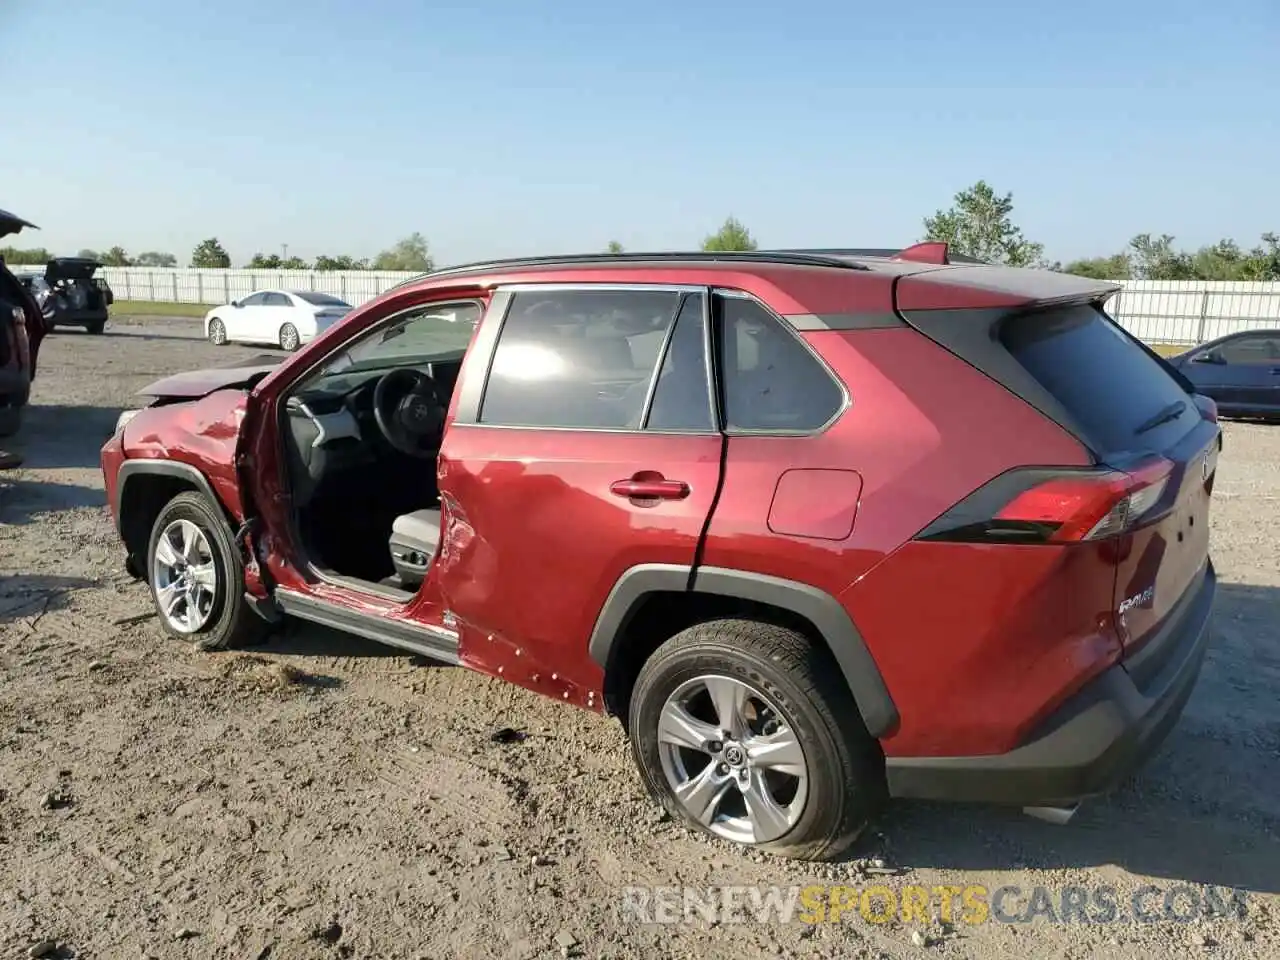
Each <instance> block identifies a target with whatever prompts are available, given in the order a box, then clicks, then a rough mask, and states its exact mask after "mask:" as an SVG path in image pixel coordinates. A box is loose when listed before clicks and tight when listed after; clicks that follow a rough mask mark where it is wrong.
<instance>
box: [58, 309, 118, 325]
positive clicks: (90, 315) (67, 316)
mask: <svg viewBox="0 0 1280 960" xmlns="http://www.w3.org/2000/svg"><path fill="white" fill-rule="evenodd" d="M108 316H109V311H108V310H107V308H106V307H99V308H98V309H96V310H59V311H57V312H56V313H55V314H54V315H53V316H52V317H50V318H49V319H50V321H51V322H52V323H56V324H59V325H60V326H71V327H75V326H88V325H89V324H91V323H105V322H106V320H107V318H108Z"/></svg>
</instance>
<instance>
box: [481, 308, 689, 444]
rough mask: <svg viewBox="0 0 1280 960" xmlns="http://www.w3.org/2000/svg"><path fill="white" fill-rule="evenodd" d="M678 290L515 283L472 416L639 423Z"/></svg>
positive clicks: (592, 425) (596, 425)
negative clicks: (519, 287) (536, 287)
mask: <svg viewBox="0 0 1280 960" xmlns="http://www.w3.org/2000/svg"><path fill="white" fill-rule="evenodd" d="M680 301H681V294H680V293H679V292H676V291H669V290H653V291H647V290H639V291H637V290H608V289H602V290H547V291H545V292H543V291H521V292H519V293H516V294H515V296H514V297H513V298H512V301H511V306H510V308H509V310H508V312H507V316H506V318H505V319H504V320H503V323H502V332H501V333H500V334H499V336H498V345H497V349H496V350H495V351H494V355H493V365H492V368H491V370H490V373H489V379H488V381H487V383H486V385H485V391H484V398H483V400H482V401H481V406H480V422H481V423H491V424H500V425H505V426H522V427H562V428H570V429H572V428H577V429H613V430H637V429H639V428H640V425H641V423H640V422H641V420H642V419H643V416H644V409H645V401H646V400H647V399H648V396H649V386H650V384H651V383H652V382H653V375H654V372H655V370H656V368H657V365H658V357H659V354H660V353H661V352H662V346H663V344H664V343H666V341H667V335H668V332H669V331H670V330H671V326H672V324H673V323H674V322H675V318H676V311H677V310H678V309H679V306H680Z"/></svg>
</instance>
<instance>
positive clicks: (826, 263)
mask: <svg viewBox="0 0 1280 960" xmlns="http://www.w3.org/2000/svg"><path fill="white" fill-rule="evenodd" d="M846 257H847V254H843V253H841V254H840V255H836V254H835V253H834V252H823V251H811V250H741V251H725V252H713V251H707V250H695V251H681V250H663V251H659V252H656V253H630V252H628V253H564V254H553V255H548V256H541V257H510V258H507V259H502V260H481V261H477V262H475V263H461V264H456V265H454V266H449V267H441V268H440V269H439V270H431V271H429V272H427V273H422V274H418V275H417V276H414V277H409V278H408V279H406V280H402V281H401V282H400V283H397V284H396V285H395V286H396V287H402V286H404V285H405V284H406V283H416V282H417V281H419V280H425V279H427V278H428V277H431V278H435V277H447V276H452V275H455V274H466V273H483V272H487V271H490V270H502V269H505V268H508V267H564V266H594V265H597V264H610V263H703V262H705V263H774V264H783V265H786V266H797V267H837V268H839V269H841V270H866V269H868V267H866V266H865V265H863V264H861V263H857V262H854V261H852V260H848V259H846ZM390 289H395V287H392V288H390Z"/></svg>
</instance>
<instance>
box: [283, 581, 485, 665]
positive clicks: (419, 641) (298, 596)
mask: <svg viewBox="0 0 1280 960" xmlns="http://www.w3.org/2000/svg"><path fill="white" fill-rule="evenodd" d="M275 601H276V605H277V606H278V607H279V608H280V610H281V612H282V613H285V614H287V615H289V616H291V617H297V618H298V619H299V620H309V621H310V622H312V623H318V624H320V625H321V626H325V627H331V628H333V629H334V630H341V631H343V632H344V633H352V634H355V635H356V636H357V637H364V638H365V639H366V640H373V641H375V642H376V643H383V644H386V645H387V646H389V647H396V648H398V649H401V650H408V651H410V652H411V653H416V654H419V655H421V656H424V657H430V658H431V659H432V660H438V661H440V662H442V663H448V664H451V665H453V666H458V665H459V664H461V662H462V661H461V659H460V658H459V656H458V636H457V634H455V633H453V632H452V631H449V630H444V629H442V628H437V627H429V626H426V625H424V624H418V623H410V622H408V621H405V620H395V619H389V618H387V617H379V616H371V615H369V614H367V613H358V612H356V611H354V610H349V609H347V608H346V607H342V606H339V605H338V604H335V603H330V602H329V601H327V600H317V599H316V598H315V597H309V596H307V595H306V594H302V593H297V592H296V591H293V590H289V589H286V588H284V587H278V588H277V589H276V591H275Z"/></svg>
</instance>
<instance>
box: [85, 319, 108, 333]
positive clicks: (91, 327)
mask: <svg viewBox="0 0 1280 960" xmlns="http://www.w3.org/2000/svg"><path fill="white" fill-rule="evenodd" d="M84 328H85V330H86V331H87V332H89V333H92V334H99V333H102V331H103V330H105V329H107V321H105V320H94V321H93V322H92V323H87V324H85V327H84Z"/></svg>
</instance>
